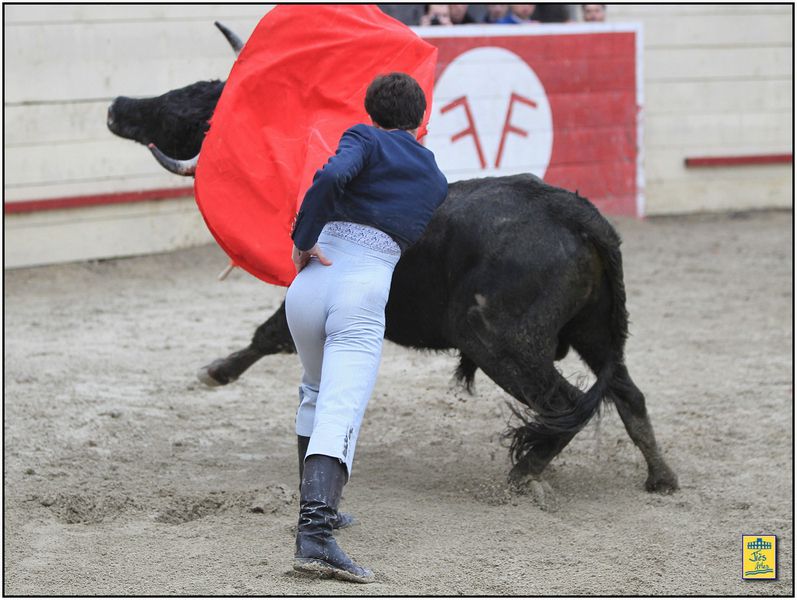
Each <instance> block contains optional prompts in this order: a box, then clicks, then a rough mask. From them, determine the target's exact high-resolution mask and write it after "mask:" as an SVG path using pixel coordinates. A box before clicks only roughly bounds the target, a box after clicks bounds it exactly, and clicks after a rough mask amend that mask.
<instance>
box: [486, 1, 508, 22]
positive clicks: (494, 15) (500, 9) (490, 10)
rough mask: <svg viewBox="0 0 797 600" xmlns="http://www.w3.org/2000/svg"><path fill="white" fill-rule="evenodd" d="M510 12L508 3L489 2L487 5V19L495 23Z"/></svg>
mask: <svg viewBox="0 0 797 600" xmlns="http://www.w3.org/2000/svg"><path fill="white" fill-rule="evenodd" d="M507 12H509V5H508V4H488V5H487V20H488V21H489V22H490V23H494V22H495V21H497V20H499V19H503V18H504V17H505V16H506V13H507Z"/></svg>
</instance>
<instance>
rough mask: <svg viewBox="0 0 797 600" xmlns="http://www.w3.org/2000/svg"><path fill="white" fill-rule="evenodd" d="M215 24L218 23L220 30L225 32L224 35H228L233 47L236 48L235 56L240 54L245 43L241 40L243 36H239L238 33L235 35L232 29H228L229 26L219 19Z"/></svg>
mask: <svg viewBox="0 0 797 600" xmlns="http://www.w3.org/2000/svg"><path fill="white" fill-rule="evenodd" d="M214 25H216V27H218V28H219V31H221V32H222V33H223V34H224V37H226V38H227V41H228V42H230V46H232V49H233V50H235V56H238V55H239V54H240V53H241V48H243V47H244V43H243V42H242V41H241V38H239V37H238V36H237V35H235V34H234V33H233V32H232V31H230V30H229V29H227V27H225V26H224V25H222V24H221V23H219V22H218V21H214Z"/></svg>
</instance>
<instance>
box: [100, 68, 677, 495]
mask: <svg viewBox="0 0 797 600" xmlns="http://www.w3.org/2000/svg"><path fill="white" fill-rule="evenodd" d="M222 89H223V82H199V83H196V84H193V85H190V86H187V87H185V88H181V89H179V90H174V91H172V92H168V93H167V94H164V95H163V96H159V97H157V98H146V99H131V98H117V99H116V100H115V101H114V103H113V104H112V106H111V108H110V109H109V115H108V117H109V118H108V126H109V128H110V129H111V131H113V132H114V133H116V134H117V135H121V136H122V137H126V138H129V139H134V140H136V141H138V142H141V143H143V144H155V145H156V146H158V147H161V148H164V149H166V150H167V151H168V153H169V154H171V155H173V156H175V157H177V158H187V157H190V156H193V155H194V154H197V153H198V152H199V150H200V146H201V140H202V136H203V135H204V133H205V131H206V130H207V127H208V125H207V119H208V118H209V117H210V115H211V114H212V112H213V109H214V107H215V105H216V102H217V101H218V98H219V96H220V94H221V91H222ZM167 166H168V165H167ZM619 247H620V239H619V237H618V235H617V233H616V232H615V230H614V229H613V228H612V226H611V225H610V224H609V222H608V221H606V219H604V218H603V217H602V216H601V215H600V213H599V212H598V211H597V209H596V208H595V207H594V206H593V205H592V204H591V203H590V202H589V201H587V200H586V199H585V198H582V197H580V196H578V195H577V194H573V193H571V192H568V191H566V190H563V189H560V188H555V187H552V186H550V185H547V184H545V183H544V182H543V181H541V180H540V179H538V178H537V177H534V176H532V175H515V176H511V177H495V178H484V179H473V180H468V181H460V182H456V183H452V184H450V186H449V193H448V197H447V199H446V200H445V202H444V203H443V204H442V205H441V207H440V208H439V209H438V211H437V212H436V214H435V216H434V218H433V219H432V221H431V223H430V225H429V227H428V229H427V231H426V233H425V234H424V236H423V237H422V238H421V240H420V241H419V242H418V243H417V244H415V245H414V246H412V247H411V248H410V249H409V250H408V251H407V252H406V253H405V254H404V255H403V256H402V258H401V260H400V261H399V263H398V265H397V267H396V270H395V273H394V276H393V283H392V287H391V290H390V297H389V300H388V303H387V307H386V322H387V326H386V331H385V337H386V338H387V339H389V340H391V341H393V342H395V343H397V344H400V345H402V346H408V347H412V348H418V349H431V350H446V349H456V350H458V351H459V353H460V364H459V367H458V369H457V373H456V375H457V378H458V379H459V380H460V381H463V382H465V383H466V384H467V386H468V387H469V388H470V387H471V384H472V382H473V378H474V374H475V371H476V369H477V368H479V369H481V370H482V371H484V373H485V374H487V375H488V376H489V377H490V378H491V379H492V380H493V381H495V383H497V384H498V385H499V386H501V387H502V388H503V389H504V390H505V391H506V392H507V393H509V394H510V395H512V396H513V397H514V398H515V399H517V400H518V401H519V402H521V403H522V404H524V405H526V406H527V407H528V408H530V409H531V410H532V411H533V417H526V416H523V414H522V413H521V412H520V411H515V414H517V415H518V416H520V417H521V421H522V423H521V424H520V425H519V426H518V427H516V428H514V429H513V430H512V431H511V433H510V436H509V437H510V438H511V454H512V458H513V461H514V466H513V468H512V470H511V472H510V479H511V480H512V481H514V482H520V481H523V480H528V479H532V480H534V479H537V478H538V477H539V475H540V474H541V473H542V471H543V469H544V468H545V467H546V466H547V465H548V463H549V462H550V461H551V460H552V459H553V458H554V457H555V456H556V455H557V454H558V453H559V452H560V451H561V450H562V449H563V448H564V447H565V446H566V445H567V444H568V443H569V442H570V440H571V439H572V438H573V436H574V435H575V434H576V433H577V432H578V431H579V430H580V429H582V428H583V426H584V425H585V424H586V423H587V421H589V419H590V418H591V417H592V416H593V415H594V414H595V413H596V412H597V411H598V409H599V407H600V403H601V401H602V400H607V401H609V400H610V401H613V402H614V404H615V406H616V408H617V411H618V413H619V414H620V417H621V418H622V420H623V423H624V424H625V427H626V430H627V431H628V434H629V435H630V437H631V439H632V440H633V441H634V443H635V444H636V445H637V447H638V448H639V449H640V450H641V452H642V454H643V455H644V457H645V460H646V462H647V465H648V478H647V481H646V483H645V488H646V489H647V490H649V491H658V492H664V493H670V492H672V491H674V490H676V489H677V488H678V483H677V477H676V476H675V474H674V473H673V471H672V470H671V469H670V468H669V467H668V466H667V464H666V462H665V460H664V458H663V456H662V453H661V451H660V450H659V447H658V445H657V443H656V439H655V437H654V434H653V429H652V427H651V424H650V421H649V419H648V415H647V410H646V408H645V398H644V396H643V394H642V392H640V391H639V389H638V388H637V387H636V385H635V384H634V383H633V381H632V380H631V377H630V376H629V374H628V370H627V369H626V366H625V364H624V346H625V340H626V336H627V328H628V315H627V313H626V309H625V289H624V285H623V272H622V259H621V254H620V249H619ZM570 348H573V349H575V350H576V352H578V354H579V355H580V356H581V358H582V359H583V360H584V361H585V362H586V364H587V365H588V366H589V368H590V369H591V370H592V371H593V372H594V373H595V375H596V377H597V380H596V382H595V383H594V384H593V386H592V387H591V388H590V389H588V390H587V391H586V392H583V391H581V390H579V389H578V388H576V387H574V386H573V385H571V384H570V383H569V382H568V381H567V380H566V379H565V378H564V377H563V376H562V375H561V374H560V373H559V371H558V370H557V369H556V367H555V364H554V363H555V361H557V360H560V359H562V358H563V357H564V356H565V355H566V354H567V352H568V351H569V349H570ZM295 351H296V350H295V348H294V345H293V342H292V340H291V336H290V332H289V330H288V326H287V322H286V319H285V305H284V303H283V304H282V305H281V306H280V308H279V309H278V310H277V312H276V313H274V314H273V315H272V316H271V317H270V318H269V319H268V320H267V321H266V322H265V323H263V324H262V325H260V327H258V328H257V330H256V331H255V334H254V337H253V339H252V342H251V344H250V345H249V346H248V347H246V348H244V349H243V350H240V351H238V352H235V353H233V354H231V355H230V356H228V357H226V358H223V359H219V360H216V361H214V362H213V363H211V364H210V365H208V366H206V367H203V369H202V370H200V378H201V379H202V380H203V381H205V382H206V383H209V384H211V385H224V384H227V383H230V382H232V381H234V380H235V379H237V378H238V377H239V376H240V375H241V374H242V373H243V372H244V371H245V370H246V369H248V368H249V367H250V366H251V365H252V364H254V363H255V362H256V361H257V360H259V359H260V358H262V357H263V356H266V355H269V354H276V353H293V352H295ZM513 410H514V409H513Z"/></svg>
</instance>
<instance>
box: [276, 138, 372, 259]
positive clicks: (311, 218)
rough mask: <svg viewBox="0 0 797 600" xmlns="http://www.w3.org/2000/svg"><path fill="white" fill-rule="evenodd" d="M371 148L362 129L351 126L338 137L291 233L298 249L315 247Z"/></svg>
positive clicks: (311, 187) (306, 195) (316, 175)
mask: <svg viewBox="0 0 797 600" xmlns="http://www.w3.org/2000/svg"><path fill="white" fill-rule="evenodd" d="M370 150H371V140H370V139H369V138H368V137H367V136H366V135H364V132H363V130H362V129H361V128H359V127H352V128H351V129H347V130H346V132H345V133H344V134H343V136H342V137H341V138H340V143H339V144H338V149H337V152H336V153H335V155H334V156H332V157H331V158H330V159H329V162H327V164H326V165H324V167H323V168H322V169H320V170H318V171H316V174H315V176H314V177H313V185H311V186H310V189H309V190H307V193H306V194H305V196H304V200H303V201H302V207H301V209H300V210H299V214H298V215H296V224H295V225H294V228H293V234H292V235H291V237H292V238H293V242H294V244H295V245H296V247H297V248H298V249H299V250H302V251H304V252H307V251H309V250H310V249H312V248H313V246H315V243H316V240H318V236H319V234H320V233H321V230H322V229H323V228H324V225H326V224H327V223H328V222H329V220H330V218H331V217H332V215H333V214H334V212H335V203H336V202H337V201H339V200H340V198H341V196H343V192H344V191H345V189H346V185H348V183H349V182H350V181H351V180H352V179H354V178H355V177H356V176H357V175H358V174H359V172H360V171H362V169H363V167H364V166H365V164H366V162H367V159H368V155H369V153H370Z"/></svg>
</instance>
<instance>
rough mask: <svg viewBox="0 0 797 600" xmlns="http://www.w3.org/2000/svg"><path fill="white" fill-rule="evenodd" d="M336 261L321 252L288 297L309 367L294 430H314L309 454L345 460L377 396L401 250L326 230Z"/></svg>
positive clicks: (323, 240)
mask: <svg viewBox="0 0 797 600" xmlns="http://www.w3.org/2000/svg"><path fill="white" fill-rule="evenodd" d="M318 244H319V247H320V248H321V251H322V252H323V253H324V255H325V256H326V257H327V258H328V259H329V260H331V261H332V265H331V266H324V265H322V264H321V263H320V262H318V260H317V259H315V258H313V259H311V261H310V263H309V264H308V265H307V266H306V267H305V268H304V269H302V271H301V272H300V273H299V274H298V275H297V276H296V279H294V281H293V283H292V284H291V286H290V288H289V289H288V294H287V296H286V298H285V310H286V315H287V318H288V327H289V328H290V331H291V336H292V337H293V341H294V344H295V345H296V350H297V351H298V353H299V358H300V359H301V362H302V367H303V368H304V373H303V375H302V382H301V385H300V386H299V410H298V412H297V414H296V433H297V434H298V435H301V436H307V437H309V438H310V443H309V445H308V448H307V454H306V455H305V456H310V455H312V454H323V455H325V456H331V457H333V458H337V459H339V460H340V461H341V462H343V463H345V464H346V468H347V470H348V474H349V477H351V470H352V461H353V459H354V450H355V448H356V446H357V436H358V434H359V432H360V424H361V423H362V419H363V414H364V413H365V407H366V406H367V405H368V400H369V398H370V397H371V392H372V391H373V388H374V384H375V383H376V375H377V371H378V369H379V362H380V359H381V356H382V342H383V340H384V334H385V304H386V303H387V298H388V295H389V293H390V283H391V280H392V278H393V269H394V268H395V266H396V263H397V262H398V260H399V258H400V255H394V254H389V253H387V252H383V251H379V250H374V249H372V248H369V247H366V246H364V245H361V244H358V243H355V242H353V241H349V240H346V239H341V238H340V237H336V236H334V235H330V234H329V233H327V231H326V230H324V231H322V232H321V235H320V236H319V238H318Z"/></svg>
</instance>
